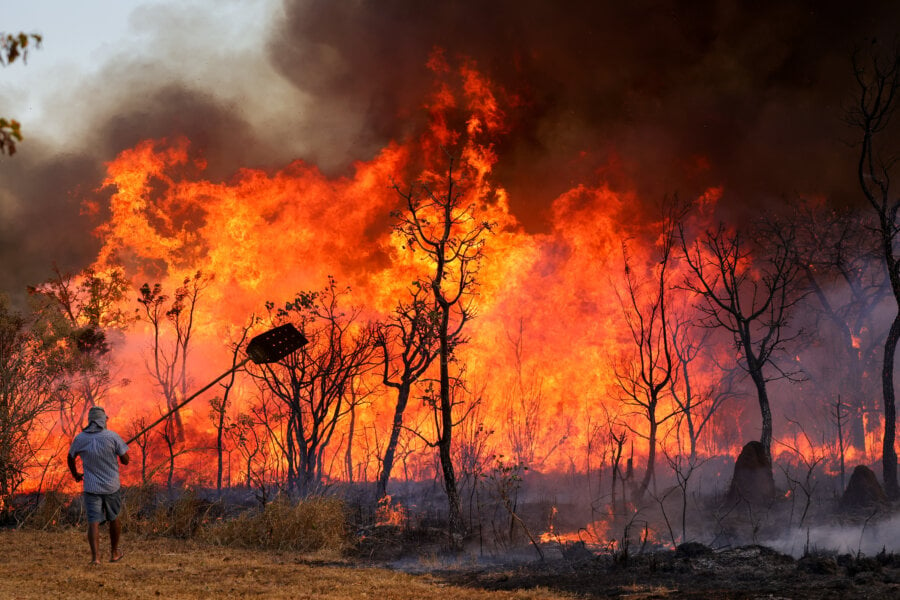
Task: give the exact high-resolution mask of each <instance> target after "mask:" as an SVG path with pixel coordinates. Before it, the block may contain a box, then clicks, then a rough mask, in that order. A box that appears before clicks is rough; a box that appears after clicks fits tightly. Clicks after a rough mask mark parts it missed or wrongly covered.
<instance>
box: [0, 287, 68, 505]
mask: <svg viewBox="0 0 900 600" xmlns="http://www.w3.org/2000/svg"><path fill="white" fill-rule="evenodd" d="M51 350H52V349H51V348H50V347H48V345H47V344H45V343H44V340H42V339H41V337H40V336H39V335H36V333H35V331H34V329H33V328H32V321H31V319H30V318H28V317H26V316H24V315H21V314H18V313H15V312H13V311H12V310H11V309H10V308H9V303H8V300H7V299H6V298H5V297H3V296H0V520H5V517H7V516H8V515H9V513H10V511H11V510H12V505H11V503H10V500H11V498H12V496H13V494H15V492H16V490H17V489H18V488H19V486H20V485H21V484H22V482H23V481H24V479H25V473H26V470H27V468H28V467H29V466H30V465H31V464H32V461H33V460H34V456H35V453H36V452H37V450H38V448H36V447H35V446H34V445H33V444H34V439H33V434H34V432H35V430H36V429H37V427H38V426H39V423H40V421H39V419H40V417H41V416H42V415H44V414H46V413H47V412H50V411H52V410H53V409H54V402H53V398H52V396H51V394H50V391H51V386H52V382H53V380H54V378H55V375H56V372H57V370H58V368H59V365H58V363H57V361H56V357H55V356H54V354H53V352H52V351H51Z"/></svg>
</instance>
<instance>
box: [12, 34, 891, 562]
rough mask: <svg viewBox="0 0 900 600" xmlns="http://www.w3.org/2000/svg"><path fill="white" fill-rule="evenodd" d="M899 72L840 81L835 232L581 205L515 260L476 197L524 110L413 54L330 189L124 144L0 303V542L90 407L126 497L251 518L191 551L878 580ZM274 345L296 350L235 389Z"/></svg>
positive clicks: (887, 66) (493, 198)
mask: <svg viewBox="0 0 900 600" xmlns="http://www.w3.org/2000/svg"><path fill="white" fill-rule="evenodd" d="M898 64H900V62H898V61H897V60H896V59H895V60H894V61H893V62H892V63H883V62H878V61H877V60H876V59H870V62H865V59H864V58H862V57H860V58H859V60H858V61H857V62H856V65H857V70H856V74H857V77H858V83H859V89H858V92H859V100H860V101H859V104H858V106H857V107H855V108H853V109H851V111H850V112H849V113H848V117H849V119H848V120H849V121H850V122H851V123H852V125H854V132H855V134H856V135H857V137H859V138H860V140H861V146H860V150H859V155H858V158H859V181H860V186H861V190H862V195H863V197H864V198H865V200H866V201H867V205H866V206H863V207H854V208H835V207H834V206H833V205H832V204H831V203H829V202H826V201H824V200H823V199H822V198H818V197H803V196H801V197H799V198H797V199H796V200H795V201H793V202H791V203H789V205H783V206H779V207H777V208H772V209H770V210H759V211H745V212H740V211H736V210H735V209H734V207H733V206H731V205H729V204H728V203H727V201H726V198H727V196H728V194H729V190H728V189H727V188H724V187H722V186H719V185H710V186H708V187H706V189H703V190H701V191H700V192H699V193H697V194H694V195H690V196H689V195H685V194H675V193H671V194H668V195H666V196H663V197H660V198H649V199H648V198H645V197H641V196H640V194H639V193H638V191H637V190H634V189H627V188H624V187H623V186H621V185H610V184H609V183H608V182H607V181H605V180H604V179H603V178H602V177H598V178H597V179H595V180H593V181H592V182H584V183H578V184H575V185H573V186H572V187H571V188H570V189H568V190H566V191H564V192H563V193H560V194H559V195H558V197H556V199H555V200H554V201H553V203H552V206H551V208H550V211H549V217H550V226H549V227H548V228H547V229H546V230H545V231H542V232H534V231H530V230H529V229H528V228H527V227H526V226H525V225H524V224H523V223H522V222H521V221H520V218H519V217H517V215H516V214H515V212H514V211H513V210H512V209H511V207H510V206H511V205H510V191H509V190H508V189H506V188H504V187H503V186H502V185H501V184H500V183H499V180H498V178H497V176H496V174H495V170H496V168H497V166H498V163H499V162H500V160H501V156H500V150H499V149H500V148H501V147H502V145H503V140H504V136H506V135H507V134H508V131H509V128H510V127H511V121H512V120H513V116H514V114H515V112H516V110H517V107H518V106H519V104H518V103H521V102H524V100H523V99H522V98H519V97H517V96H516V95H515V94H514V93H513V91H511V90H508V89H504V88H503V87H502V86H501V85H499V84H497V83H495V82H493V81H491V80H490V79H489V78H488V77H487V76H486V75H485V74H484V73H483V72H482V71H481V70H479V67H478V64H476V63H475V62H474V61H469V60H455V59H451V58H448V57H447V56H445V54H444V53H443V52H440V51H435V52H434V53H433V54H432V56H431V59H430V60H429V62H428V65H429V68H430V69H431V76H432V86H431V88H430V90H429V92H428V94H427V102H426V103H425V108H424V110H423V114H424V117H423V120H424V122H425V124H424V125H423V126H422V127H420V128H417V129H416V130H415V131H414V132H412V133H409V134H408V135H407V136H405V137H403V138H400V139H397V140H394V141H392V142H391V143H389V144H386V145H385V146H384V147H383V148H381V149H380V151H379V152H378V153H377V154H376V155H375V156H374V158H372V159H371V160H364V161H359V162H357V163H356V164H355V165H354V166H353V169H352V172H348V173H346V174H344V175H339V176H334V175H326V174H325V173H323V172H322V171H320V170H319V169H318V168H317V167H316V166H315V165H313V164H310V163H308V162H304V161H299V160H298V161H295V162H292V163H290V164H288V165H287V166H284V167H282V168H279V169H272V170H264V169H251V168H243V169H240V170H238V171H236V172H234V173H233V174H232V175H231V176H230V177H227V178H224V179H218V178H205V170H206V168H207V165H206V162H205V159H204V157H203V152H201V151H199V150H198V149H196V148H195V147H194V146H193V145H192V143H191V141H190V140H189V139H187V138H186V137H171V138H167V139H148V140H144V141H141V142H139V143H137V144H135V145H134V146H133V147H130V148H128V149H126V150H124V151H122V152H120V153H119V154H118V156H116V157H115V158H114V159H113V160H111V161H110V162H109V163H108V164H107V165H106V174H105V178H104V180H103V181H102V184H101V185H100V188H99V189H98V190H96V193H95V194H94V195H93V196H92V198H91V199H90V201H89V202H88V204H86V206H85V208H86V209H88V210H89V211H90V212H92V214H94V215H95V216H96V218H97V219H98V221H99V223H98V226H97V228H96V231H95V233H96V236H97V239H98V241H99V244H100V247H99V250H98V252H97V253H96V256H95V257H94V258H93V260H92V263H91V264H90V265H89V266H88V267H87V268H85V269H84V270H82V271H80V272H77V273H65V272H62V271H61V270H57V271H56V273H55V275H54V277H53V278H52V279H50V280H48V281H46V282H44V283H41V284H38V285H35V286H33V287H32V288H31V289H30V290H29V291H30V300H31V308H32V310H31V312H30V313H29V314H28V315H27V316H23V315H18V314H16V313H15V312H14V311H12V310H11V309H10V308H8V307H7V306H6V305H2V307H0V308H2V310H0V379H2V382H3V389H2V391H0V400H2V409H3V410H2V412H0V419H2V434H0V435H2V439H0V452H2V453H3V454H2V456H0V497H2V502H3V505H2V510H3V512H4V516H5V517H7V518H10V517H12V516H21V515H22V514H24V513H23V511H25V512H27V511H28V510H29V509H31V508H34V501H35V498H39V497H40V495H41V494H46V492H47V491H48V490H53V491H59V492H67V493H72V492H74V491H75V488H74V486H73V485H72V484H71V482H69V481H68V480H67V478H66V471H65V459H64V457H63V455H64V453H65V449H66V448H67V447H68V442H69V440H70V439H71V437H72V436H73V435H74V433H76V432H77V431H78V429H79V427H80V425H81V424H82V422H83V421H84V416H85V414H86V412H87V410H88V409H89V408H90V407H91V406H94V405H98V404H99V405H103V406H104V407H106V410H107V412H108V413H109V415H110V426H111V427H112V428H114V429H118V430H119V431H121V432H122V433H123V437H126V438H132V439H131V442H130V444H131V448H132V450H131V452H132V454H133V456H134V457H135V458H134V460H133V462H132V464H131V465H130V466H129V467H128V468H127V469H124V471H123V479H124V481H125V483H126V485H127V486H129V488H130V489H133V490H143V491H144V492H146V490H155V491H154V492H153V494H151V496H152V497H153V498H154V500H153V502H156V501H158V498H157V496H155V495H154V494H157V493H158V494H160V495H166V494H168V497H169V498H170V499H171V498H174V497H176V496H177V495H178V494H177V492H178V491H179V490H187V489H190V490H192V492H191V493H192V494H197V495H198V497H200V498H202V499H203V501H204V502H206V501H208V502H210V503H212V502H213V501H216V502H222V503H224V504H227V503H228V501H231V502H232V503H233V505H237V504H241V503H244V504H248V503H249V504H251V505H253V504H255V505H258V511H259V512H258V514H257V515H255V516H247V515H243V516H240V517H238V519H240V520H238V521H235V523H236V524H231V525H229V524H227V523H222V524H220V525H219V526H218V528H215V527H212V526H211V525H210V526H209V529H205V531H209V532H211V533H208V534H207V535H209V536H211V537H212V538H216V539H217V540H219V543H226V542H224V541H222V540H225V539H228V540H229V542H228V543H237V544H240V543H241V542H239V541H238V542H234V541H233V538H237V537H239V532H240V531H241V530H250V531H253V532H255V533H254V535H257V536H258V537H259V538H260V539H268V540H269V541H270V542H271V544H270V545H271V546H272V547H282V545H283V547H292V546H290V544H291V543H292V541H291V540H290V539H288V540H287V541H277V542H276V541H272V540H274V539H275V536H274V532H275V531H276V530H278V531H279V533H285V532H284V531H283V528H280V527H278V526H277V524H276V525H273V524H272V522H271V521H269V520H267V519H270V518H274V517H272V515H282V514H286V513H290V512H291V510H293V509H292V507H291V502H292V501H297V500H299V499H306V501H307V502H312V500H311V499H312V498H316V499H318V500H317V501H324V500H322V499H321V497H326V499H327V498H331V499H333V498H341V499H342V500H343V501H344V503H345V504H342V505H341V508H340V510H341V511H343V510H345V509H346V507H351V508H352V509H353V510H348V513H347V514H350V515H351V516H349V517H347V518H348V519H349V520H350V521H352V522H353V524H354V526H355V528H356V529H357V532H356V534H355V535H351V536H350V537H351V538H353V541H354V544H355V550H356V551H357V552H359V553H360V554H361V555H364V556H369V557H375V558H382V559H387V558H388V556H387V553H386V552H390V551H386V550H385V548H389V549H390V550H398V549H399V550H409V549H410V548H411V547H414V546H415V545H416V544H417V543H420V542H422V540H423V539H424V538H427V539H429V540H433V539H440V540H441V542H440V544H441V546H440V547H441V548H451V549H454V550H458V549H460V548H477V549H478V551H479V552H480V553H482V554H483V555H496V554H500V553H505V552H509V551H511V550H512V549H514V548H518V547H520V546H525V547H530V549H531V550H529V551H533V552H534V553H535V555H536V556H538V557H539V558H541V559H544V560H546V559H547V558H548V555H549V554H550V553H558V554H559V556H561V557H563V558H565V559H567V560H569V559H574V558H577V557H578V556H579V555H580V554H581V555H584V556H594V555H596V554H598V553H602V554H604V556H608V557H614V559H615V560H616V561H620V562H621V561H626V560H627V559H628V557H630V556H634V555H635V554H643V553H645V552H648V551H649V550H651V549H675V548H679V549H684V550H682V552H685V553H686V552H690V551H691V548H692V546H690V545H687V544H689V543H694V544H702V545H703V546H704V547H706V549H707V550H710V552H711V551H712V550H711V549H718V548H722V547H728V548H732V549H733V548H737V547H739V546H742V545H744V544H751V543H752V544H766V545H769V546H773V547H775V548H777V549H778V550H779V551H781V552H783V553H785V554H793V555H796V556H800V555H810V554H811V553H812V552H814V551H816V550H828V551H834V552H839V553H844V554H853V555H854V556H856V557H857V558H858V557H860V556H861V555H863V554H875V553H877V552H878V551H881V550H883V549H884V548H886V549H887V550H888V551H893V550H894V547H893V546H892V545H891V543H892V542H890V541H888V540H887V539H886V538H885V537H884V532H886V531H888V530H889V527H890V526H891V523H892V521H891V516H890V515H892V514H893V511H894V508H895V506H896V502H897V500H898V499H900V488H898V484H897V464H896V462H897V459H896V453H895V446H896V442H895V407H894V391H893V390H894V383H895V381H894V379H895V378H894V373H893V363H894V361H893V356H894V351H895V348H896V343H897V340H898V337H900V321H898V318H897V317H896V314H897V312H898V311H897V306H898V301H900V258H898V255H897V250H896V243H895V236H896V234H897V231H898V227H900V220H898V218H897V206H898V204H897V200H896V198H897V194H896V189H892V188H891V179H890V168H891V167H892V164H891V163H890V162H889V161H888V160H887V159H886V158H885V157H886V156H888V155H887V154H884V152H885V149H884V147H883V146H882V139H884V138H885V134H886V132H888V131H889V129H887V128H886V127H887V124H886V123H887V120H888V117H890V116H891V114H892V113H893V111H894V110H895V108H896V105H897V101H896V99H895V97H894V94H895V93H896V91H897V88H898V82H900V77H898ZM703 160H705V161H708V160H713V159H712V158H704V159H703ZM701 162H702V161H701ZM748 214H749V215H750V216H749V217H748ZM286 325H292V326H293V327H295V328H296V330H298V331H299V332H302V336H303V337H304V343H303V344H298V345H296V346H291V347H289V348H287V349H286V350H287V351H286V353H282V354H279V355H278V356H277V358H275V359H273V360H256V359H255V358H254V359H253V360H251V361H248V360H245V357H246V356H247V354H248V341H250V340H252V339H253V340H258V339H259V337H258V336H260V334H263V333H264V332H266V331H270V330H273V329H274V328H278V327H284V326H286ZM250 355H251V356H250V358H253V353H252V352H251V353H250ZM223 369H227V370H226V372H225V374H224V375H221V376H219V378H218V379H215V380H214V385H213V384H210V385H208V386H207V388H208V389H207V391H205V392H204V393H202V394H199V395H198V394H197V393H196V392H195V390H197V389H199V388H200V387H201V386H202V385H203V384H205V383H206V382H208V381H209V380H210V379H212V378H213V377H214V376H216V375H219V374H220V373H222V371H223ZM157 421H158V425H157ZM850 471H852V476H848V473H849V472H850ZM876 473H878V474H880V475H881V482H879V481H878V478H877V476H876ZM848 484H849V487H848ZM142 493H143V492H142ZM135 494H137V492H135ZM134 497H135V498H137V496H134ZM211 505H212V504H210V505H204V506H207V508H208V506H211ZM42 510H44V509H42ZM210 510H211V509H210ZM216 510H221V511H223V512H222V513H221V514H218V513H215V512H208V513H204V514H205V515H206V516H213V517H214V518H213V521H215V519H216V518H221V519H222V520H224V521H227V519H226V518H225V517H227V516H228V515H227V514H225V513H226V512H227V511H225V509H222V508H221V506H220V508H217V509H216ZM354 510H355V513H354ZM166 514H168V515H169V516H172V513H166ZM344 516H346V515H342V518H343V517H344ZM160 518H162V517H160ZM297 518H298V519H299V518H300V517H297ZM304 518H305V517H304ZM313 518H315V517H313ZM201 520H202V519H201ZM135 522H137V521H135ZM195 525H196V523H195ZM332 525H333V529H334V530H335V531H338V532H339V533H338V534H335V535H336V537H341V536H342V535H344V534H346V533H347V529H346V527H345V525H346V523H344V522H343V521H341V522H340V523H337V524H332ZM205 526H206V524H204V527H205ZM197 527H198V528H199V527H200V525H197ZM304 531H308V528H307V529H304ZM435 531H440V535H439V536H436V535H432V536H431V537H428V536H426V534H427V533H428V532H431V533H432V534H433V533H434V532H435ZM417 536H420V537H417ZM341 539H342V540H344V539H345V538H343V537H341ZM279 544H282V545H279ZM263 545H265V544H263ZM685 548H686V549H685ZM698 552H700V553H701V554H702V553H703V552H705V550H702V548H701V550H698ZM554 556H555V554H554ZM573 557H574V558H573ZM682 558H683V557H682ZM735 560H737V559H735ZM835 560H836V559H835ZM885 560H887V559H885Z"/></svg>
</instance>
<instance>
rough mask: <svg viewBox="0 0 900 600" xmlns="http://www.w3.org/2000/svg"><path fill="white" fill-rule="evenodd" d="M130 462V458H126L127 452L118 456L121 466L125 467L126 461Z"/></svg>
mask: <svg viewBox="0 0 900 600" xmlns="http://www.w3.org/2000/svg"><path fill="white" fill-rule="evenodd" d="M130 460H131V457H129V456H128V451H127V450H126V451H125V454H120V455H119V462H120V463H122V464H123V465H127V464H128V461H130Z"/></svg>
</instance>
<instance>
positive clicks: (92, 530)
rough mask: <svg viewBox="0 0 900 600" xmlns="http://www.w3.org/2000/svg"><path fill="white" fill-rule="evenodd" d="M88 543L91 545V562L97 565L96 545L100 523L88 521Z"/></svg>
mask: <svg viewBox="0 0 900 600" xmlns="http://www.w3.org/2000/svg"><path fill="white" fill-rule="evenodd" d="M87 537H88V545H89V546H90V547H91V564H92V565H99V564H100V561H99V560H98V559H97V556H98V551H97V546H98V544H99V538H100V523H88V531H87Z"/></svg>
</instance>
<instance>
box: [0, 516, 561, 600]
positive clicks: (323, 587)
mask: <svg viewBox="0 0 900 600" xmlns="http://www.w3.org/2000/svg"><path fill="white" fill-rule="evenodd" d="M100 542H101V549H102V551H103V552H104V553H103V554H102V556H103V558H104V559H106V558H108V552H109V546H108V543H109V542H108V538H107V531H106V527H105V526H104V527H102V528H101V536H100ZM122 548H123V549H124V551H125V558H124V559H123V560H122V561H121V562H118V563H107V562H104V563H103V564H101V565H100V566H97V567H89V566H88V559H89V553H88V547H87V541H86V537H85V533H84V531H81V530H76V529H73V528H68V529H63V530H57V531H40V530H29V529H6V530H0V598H3V599H9V600H28V599H32V598H34V599H38V598H40V599H42V600H43V599H46V598H66V599H67V600H68V599H80V598H85V599H86V598H91V599H96V598H116V599H129V598H172V599H194V598H214V599H216V600H222V599H225V598H271V599H272V600H283V599H288V598H290V599H298V600H302V599H316V600H318V599H323V600H357V599H360V598H375V599H377V600H413V599H417V600H418V599H429V598H440V599H442V600H451V599H454V600H455V599H460V600H501V599H514V598H515V599H520V600H555V599H561V598H571V597H572V596H567V595H561V594H559V593H556V592H552V591H549V590H546V589H534V590H521V591H488V590H482V589H475V588H465V587H457V586H452V585H448V584H446V583H444V582H442V581H441V580H440V579H439V578H436V577H433V576H430V575H424V576H413V575H409V574H406V573H401V572H397V571H392V570H388V569H380V568H372V567H360V566H357V565H354V564H353V563H352V562H350V561H348V560H346V559H341V558H340V557H335V556H333V555H332V556H329V555H328V554H327V553H325V554H323V553H312V554H310V553H305V554H304V553H300V552H297V551H284V550H261V549H252V548H234V547H225V546H221V545H212V544H210V543H207V542H204V541H199V540H195V539H177V538H170V537H155V536H140V537H136V536H130V537H129V536H127V535H126V536H125V538H124V540H123V544H122Z"/></svg>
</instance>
